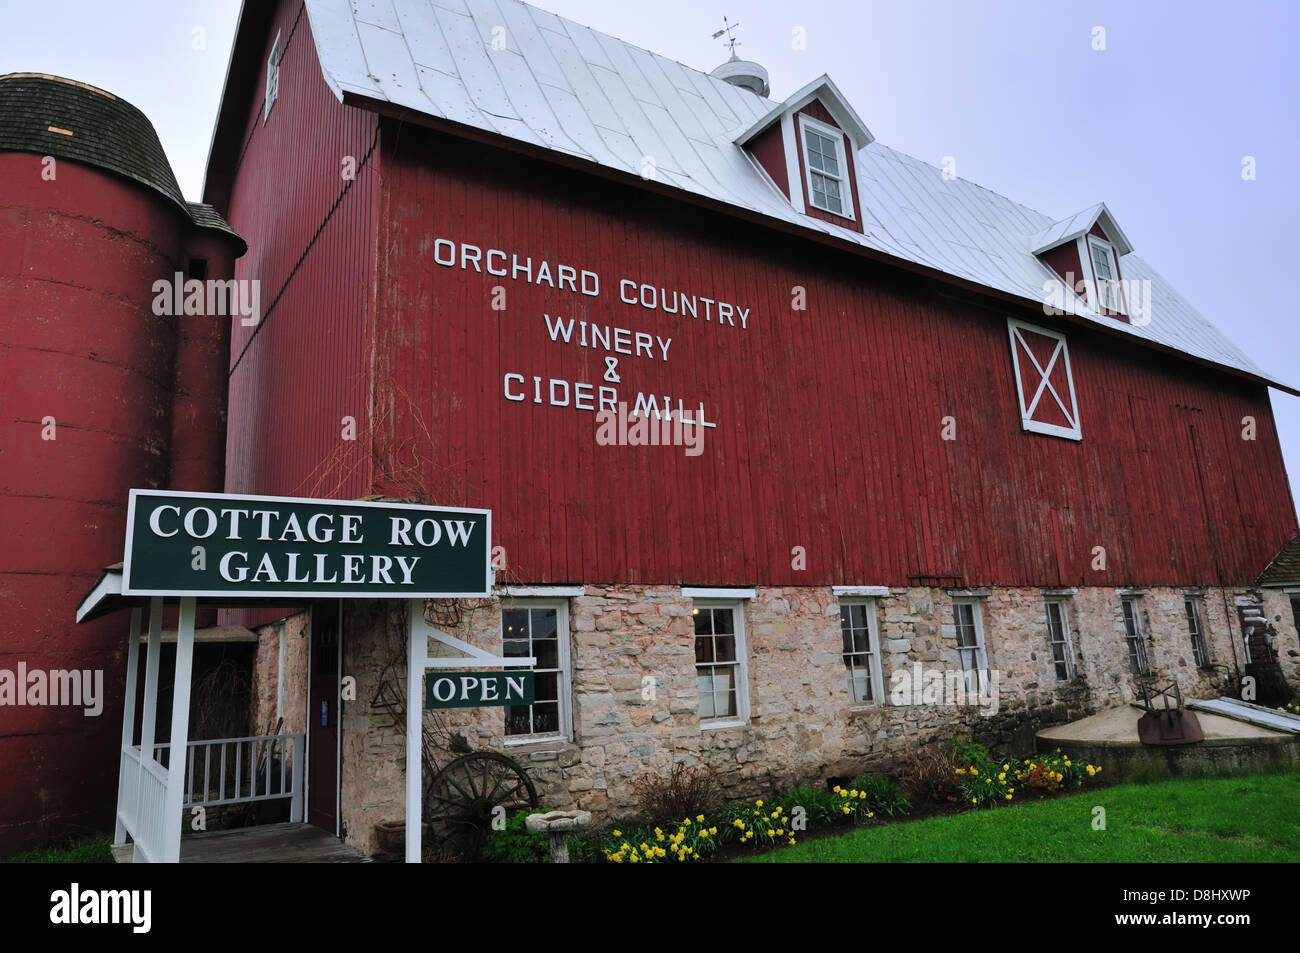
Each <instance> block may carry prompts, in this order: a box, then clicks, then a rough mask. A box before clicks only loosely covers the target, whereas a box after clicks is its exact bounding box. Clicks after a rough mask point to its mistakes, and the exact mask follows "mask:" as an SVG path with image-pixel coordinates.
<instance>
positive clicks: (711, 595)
mask: <svg viewBox="0 0 1300 953" xmlns="http://www.w3.org/2000/svg"><path fill="white" fill-rule="evenodd" d="M682 595H683V596H685V597H686V598H687V599H753V598H754V597H755V596H756V595H757V592H756V591H755V590H753V589H725V588H703V587H696V586H682Z"/></svg>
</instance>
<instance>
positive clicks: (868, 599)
mask: <svg viewBox="0 0 1300 953" xmlns="http://www.w3.org/2000/svg"><path fill="white" fill-rule="evenodd" d="M844 588H849V587H844ZM839 602H840V608H841V609H843V608H844V606H866V607H867V613H866V616H867V643H868V646H867V647H868V649H869V650H870V652H871V662H870V664H869V665H868V667H867V677H868V678H869V679H871V698H870V699H869V700H868V699H862V698H854V697H853V679H852V677H851V676H849V675H848V674H847V672H846V674H845V684H846V686H847V687H848V690H849V702H850V707H851V708H854V709H857V708H877V707H879V706H881V705H883V704H884V703H885V676H884V671H883V669H884V663H883V660H882V659H881V657H880V619H879V616H880V601H879V599H877V598H876V597H875V596H857V595H844V596H842V597H841V598H840V600H839ZM843 660H844V652H843V643H842V642H841V651H840V661H841V663H843Z"/></svg>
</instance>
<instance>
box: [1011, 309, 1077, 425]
mask: <svg viewBox="0 0 1300 953" xmlns="http://www.w3.org/2000/svg"><path fill="white" fill-rule="evenodd" d="M1021 331H1031V332H1033V333H1034V334H1041V335H1042V336H1043V337H1048V338H1053V339H1055V340H1056V341H1057V342H1059V343H1058V345H1057V347H1056V348H1055V350H1053V352H1052V358H1051V360H1049V361H1048V362H1047V368H1046V370H1047V371H1048V373H1046V374H1043V375H1042V377H1041V378H1040V379H1039V381H1038V382H1037V384H1036V385H1035V391H1036V393H1035V395H1034V397H1033V398H1032V399H1031V400H1029V401H1026V399H1025V381H1024V380H1023V379H1022V378H1021V376H1020V355H1019V354H1018V353H1017V351H1018V350H1023V351H1024V352H1025V354H1026V355H1027V356H1028V357H1029V359H1030V361H1031V363H1033V365H1034V367H1035V369H1037V370H1038V371H1039V373H1040V374H1041V373H1042V372H1043V371H1044V370H1045V369H1044V368H1042V367H1039V366H1038V360H1037V358H1035V357H1034V355H1033V352H1032V351H1030V350H1029V347H1028V345H1027V342H1026V341H1025V339H1024V337H1023V335H1020V334H1019V332H1021ZM1007 334H1008V335H1009V337H1010V340H1011V369H1012V370H1013V371H1014V372H1015V375H1016V400H1017V401H1018V402H1019V406H1020V426H1021V427H1022V428H1023V429H1025V430H1027V431H1029V432H1030V433H1041V434H1047V435H1049V436H1052V437H1065V438H1066V439H1067V440H1082V439H1083V427H1082V425H1081V423H1080V421H1079V402H1078V400H1077V398H1076V397H1075V394H1074V369H1073V368H1072V367H1071V366H1070V346H1069V344H1068V343H1067V342H1066V340H1065V335H1064V334H1062V333H1061V332H1060V331H1052V330H1049V329H1048V328H1040V327H1038V326H1037V325H1035V324H1029V323H1028V322H1025V321H1017V320H1016V319H1015V318H1007ZM1058 357H1059V358H1060V359H1063V360H1064V361H1065V381H1066V384H1067V385H1068V386H1069V390H1070V408H1069V409H1067V408H1065V407H1064V406H1061V410H1062V412H1063V413H1064V414H1065V419H1066V420H1069V421H1071V422H1072V423H1073V424H1074V426H1073V427H1062V426H1060V425H1059V424H1045V423H1043V422H1041V421H1038V420H1034V419H1032V416H1033V413H1034V411H1036V410H1037V409H1038V405H1039V403H1040V402H1041V401H1043V400H1044V399H1047V398H1048V397H1049V396H1050V397H1051V398H1052V399H1053V400H1055V401H1056V402H1057V404H1058V406H1060V405H1063V403H1064V401H1063V400H1062V395H1060V394H1058V393H1056V388H1054V387H1052V386H1051V384H1050V383H1048V381H1049V379H1050V378H1051V373H1050V372H1051V371H1054V370H1055V363H1054V362H1055V361H1056V360H1057V359H1058Z"/></svg>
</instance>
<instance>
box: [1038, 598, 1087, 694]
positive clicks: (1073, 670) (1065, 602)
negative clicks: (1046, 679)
mask: <svg viewBox="0 0 1300 953" xmlns="http://www.w3.org/2000/svg"><path fill="white" fill-rule="evenodd" d="M1070 602H1071V600H1070V597H1069V596H1068V595H1059V594H1058V595H1052V594H1048V595H1047V596H1046V597H1045V598H1044V599H1043V603H1044V605H1045V606H1046V605H1053V604H1055V605H1058V606H1060V607H1061V627H1062V628H1063V629H1064V630H1065V678H1064V679H1062V678H1060V676H1057V681H1066V682H1071V681H1074V679H1075V678H1076V677H1077V676H1078V674H1079V671H1078V665H1076V664H1075V659H1074V630H1073V628H1072V626H1071V624H1070ZM1043 611H1044V612H1046V611H1047V610H1046V609H1045V608H1044V610H1043ZM1047 645H1048V648H1052V647H1054V646H1055V645H1056V643H1055V642H1053V641H1052V624H1051V620H1050V619H1049V620H1048V622H1047ZM1052 674H1053V675H1056V653H1055V651H1053V653H1052Z"/></svg>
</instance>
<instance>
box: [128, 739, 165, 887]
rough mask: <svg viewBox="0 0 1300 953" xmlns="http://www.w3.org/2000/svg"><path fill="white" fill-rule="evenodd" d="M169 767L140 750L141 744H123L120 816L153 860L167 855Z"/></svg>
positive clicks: (147, 856)
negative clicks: (164, 854)
mask: <svg viewBox="0 0 1300 953" xmlns="http://www.w3.org/2000/svg"><path fill="white" fill-rule="evenodd" d="M166 805H167V769H166V768H164V767H163V766H162V765H160V764H159V763H158V762H157V761H154V760H153V759H152V758H145V757H143V756H142V755H141V753H140V746H139V745H133V746H125V747H123V748H122V766H121V772H120V773H119V775H118V781H117V819H118V820H119V821H121V822H122V824H123V825H124V826H125V827H126V830H127V832H128V833H130V835H131V839H132V840H133V841H134V842H135V849H136V850H137V851H139V852H140V853H141V854H143V855H144V859H145V860H147V861H150V862H155V861H158V860H160V859H161V858H162V856H163V848H164V843H165V839H166V828H167V812H166Z"/></svg>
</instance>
